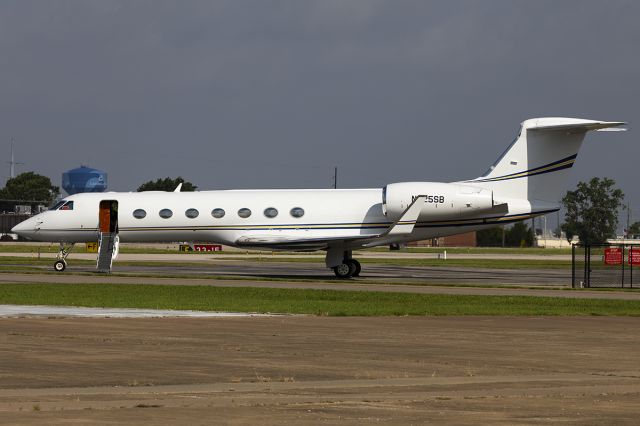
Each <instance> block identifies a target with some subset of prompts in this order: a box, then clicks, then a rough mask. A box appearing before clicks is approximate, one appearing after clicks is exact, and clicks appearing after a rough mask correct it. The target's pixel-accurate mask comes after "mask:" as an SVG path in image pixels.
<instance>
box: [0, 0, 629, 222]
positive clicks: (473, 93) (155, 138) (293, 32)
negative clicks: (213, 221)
mask: <svg viewBox="0 0 640 426" xmlns="http://www.w3.org/2000/svg"><path fill="white" fill-rule="evenodd" d="M639 12H640V4H639V3H637V2H632V1H607V2H600V1H563V2H557V1H536V2H529V1H493V2H476V1H440V2H423V1H366V0H362V1H358V0H350V1H315V2H312V1H310V2H299V1H238V0H234V1H219V2H210V1H202V2H198V1H181V2H168V1H164V2H163V1H123V2H116V1H111V2H104V1H93V2H91V1H55V2H52V1H24V0H21V1H5V2H3V3H2V4H1V5H0V79H1V80H0V81H2V84H1V85H0V123H1V124H2V125H0V141H2V140H4V141H7V145H6V148H5V149H4V150H3V151H2V152H6V153H8V141H9V138H10V137H11V136H13V137H15V138H16V140H17V142H18V145H19V146H18V154H19V156H20V160H22V161H24V162H26V163H27V165H26V166H23V168H22V170H36V171H38V172H40V173H44V174H47V175H49V176H51V177H52V178H53V179H54V180H55V181H59V179H60V175H61V173H62V172H63V171H64V170H66V169H69V168H72V167H76V166H78V165H79V164H81V163H83V164H88V165H91V166H94V167H98V168H101V169H104V170H106V171H107V172H108V173H109V179H110V186H111V188H112V189H115V190H131V189H135V188H136V187H137V186H138V185H139V184H140V183H141V182H143V181H145V180H148V179H151V178H156V177H160V176H167V175H171V176H174V175H178V174H180V175H182V176H184V177H186V178H187V179H189V180H192V181H193V182H195V183H196V184H198V185H199V186H200V188H203V189H214V188H232V187H239V188H249V187H328V186H329V185H330V184H331V176H332V168H333V166H334V165H337V166H339V168H340V183H341V185H342V186H350V187H358V186H382V185H384V184H386V183H389V182H393V181H402V180H456V179H463V178H470V177H474V176H477V175H478V174H480V173H481V172H483V171H484V169H486V167H487V166H488V165H489V164H491V163H492V162H493V160H494V159H495V158H496V157H497V155H498V154H499V153H500V152H501V151H502V149H503V148H504V147H505V146H506V145H507V144H508V142H509V141H510V140H511V138H512V136H513V134H514V133H515V132H516V130H517V126H518V123H519V122H520V121H522V120H524V119H526V118H530V117H535V116H554V115H560V116H577V117H585V118H596V119H605V120H609V119H610V120H627V121H630V122H631V123H637V122H640V107H639V106H638V104H639V103H638V98H639V96H638V95H639V93H638V92H639V89H638V87H639V86H638V84H637V76H638V75H640V73H639V71H640V59H639V58H638V55H637V54H635V50H637V46H638V45H639V44H640V26H638V25H637V18H638V16H640V13H639ZM635 139H636V138H635V137H634V132H628V133H627V134H606V135H599V134H596V135H591V136H590V137H589V139H588V140H587V144H586V146H585V148H584V152H583V153H582V154H581V156H580V158H579V161H578V163H577V165H576V166H575V167H574V172H573V177H574V181H576V182H577V180H580V179H582V180H584V179H588V178H590V177H591V176H594V175H598V176H609V177H612V178H614V179H616V180H617V181H618V183H619V184H620V186H621V187H622V189H623V190H624V191H625V193H627V194H628V198H630V199H631V202H632V204H634V203H635V204H636V205H638V211H639V212H640V202H638V201H636V200H638V199H639V196H640V189H638V186H637V185H636V180H637V178H636V176H637V173H634V170H635V167H636V164H635V163H636V162H637V158H640V155H638V154H639V151H640V149H639V148H638V144H637V143H636V142H635ZM2 156H3V157H4V154H2Z"/></svg>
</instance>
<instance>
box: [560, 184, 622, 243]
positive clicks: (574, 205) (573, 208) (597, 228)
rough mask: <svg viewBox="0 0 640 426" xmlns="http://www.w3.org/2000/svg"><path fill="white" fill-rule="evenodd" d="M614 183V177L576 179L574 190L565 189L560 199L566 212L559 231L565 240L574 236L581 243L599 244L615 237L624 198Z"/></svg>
mask: <svg viewBox="0 0 640 426" xmlns="http://www.w3.org/2000/svg"><path fill="white" fill-rule="evenodd" d="M615 184H616V182H615V181H614V180H613V179H609V178H602V179H600V178H597V177H594V178H592V179H591V180H590V181H589V182H588V183H585V182H578V186H577V189H576V190H575V191H567V195H565V196H564V198H563V199H562V204H564V207H565V209H566V211H567V213H566V215H565V223H564V224H562V230H563V231H564V232H565V233H566V234H567V240H568V241H571V240H572V239H573V236H574V235H577V236H578V237H579V238H580V242H582V243H583V244H601V243H604V242H606V241H607V238H610V237H613V236H615V233H616V227H617V226H618V210H619V209H620V207H622V200H623V199H624V194H623V192H622V191H621V190H620V189H617V188H614V185H615ZM623 208H624V207H623Z"/></svg>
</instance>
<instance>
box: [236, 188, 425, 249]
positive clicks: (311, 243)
mask: <svg viewBox="0 0 640 426" xmlns="http://www.w3.org/2000/svg"><path fill="white" fill-rule="evenodd" d="M425 197H426V196H425V195H420V196H418V197H416V198H415V200H413V202H412V203H411V205H409V207H407V209H406V210H405V211H404V213H403V214H402V215H401V216H400V218H399V219H398V220H396V221H395V222H394V223H393V224H392V225H391V226H389V228H387V229H385V230H384V232H382V233H379V234H368V235H367V234H364V235H353V234H350V235H332V236H330V237H311V238H300V237H299V236H297V235H296V236H287V235H278V236H272V235H247V236H243V237H240V238H238V239H237V240H236V245H238V246H245V247H269V248H275V249H286V248H295V249H304V248H308V249H310V250H311V249H321V248H326V247H328V246H329V245H330V244H331V243H336V242H342V243H359V244H362V245H364V244H366V243H369V242H371V241H374V240H376V239H378V238H382V237H387V236H400V235H407V234H410V233H411V232H413V228H414V226H415V225H416V222H417V220H418V216H419V215H420V210H421V209H422V201H424V198H425Z"/></svg>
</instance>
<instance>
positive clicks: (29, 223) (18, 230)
mask: <svg viewBox="0 0 640 426" xmlns="http://www.w3.org/2000/svg"><path fill="white" fill-rule="evenodd" d="M35 225H36V222H35V220H34V219H33V218H30V219H27V220H25V221H23V222H20V223H19V224H17V225H16V226H14V227H13V228H11V232H13V233H14V234H18V235H20V236H21V237H25V238H29V237H31V236H33V234H34V233H35V232H36V226H35Z"/></svg>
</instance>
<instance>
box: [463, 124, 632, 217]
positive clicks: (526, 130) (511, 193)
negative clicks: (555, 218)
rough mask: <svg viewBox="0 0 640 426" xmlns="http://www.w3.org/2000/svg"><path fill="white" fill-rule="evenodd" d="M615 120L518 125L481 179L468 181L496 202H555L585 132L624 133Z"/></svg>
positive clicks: (563, 187)
mask: <svg viewBox="0 0 640 426" xmlns="http://www.w3.org/2000/svg"><path fill="white" fill-rule="evenodd" d="M624 124H626V123H624V122H618V121H595V120H583V119H579V118H561V117H546V118H533V119H530V120H526V121H524V122H523V123H522V127H521V128H520V133H519V134H518V137H517V138H516V139H515V140H514V141H513V142H512V143H511V145H509V147H508V148H507V150H506V151H505V152H504V153H503V154H502V155H501V156H500V157H499V158H498V160H497V161H496V162H495V163H494V164H493V166H491V168H490V169H489V170H488V171H487V173H485V174H484V175H483V176H481V177H479V178H477V179H474V180H472V181H468V182H467V183H477V184H479V185H482V186H483V187H484V188H487V189H491V190H493V192H494V198H495V199H496V201H500V199H503V198H504V199H514V198H515V199H526V200H529V201H531V202H532V204H534V203H535V202H536V201H538V202H542V203H558V201H559V200H560V198H561V196H562V194H563V193H564V192H565V191H566V188H565V185H566V181H567V177H568V174H569V169H570V168H571V167H572V166H573V163H574V162H575V161H576V157H577V156H578V150H579V149H580V146H581V145H582V141H583V140H584V136H585V134H586V133H587V132H588V131H589V130H596V131H603V130H609V131H611V130H626V129H623V128H619V127H617V126H621V125H624Z"/></svg>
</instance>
